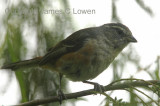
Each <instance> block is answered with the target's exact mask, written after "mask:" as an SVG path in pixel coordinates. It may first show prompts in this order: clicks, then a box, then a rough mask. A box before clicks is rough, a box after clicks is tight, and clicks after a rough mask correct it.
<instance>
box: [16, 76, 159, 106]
mask: <svg viewBox="0 0 160 106" xmlns="http://www.w3.org/2000/svg"><path fill="white" fill-rule="evenodd" d="M131 80H132V79H131ZM149 85H160V80H149V81H144V80H137V81H133V82H124V83H121V84H113V83H111V84H109V85H107V86H104V88H105V91H111V90H123V89H125V88H131V87H148V86H149ZM92 94H96V92H95V91H94V89H89V90H84V91H79V92H75V93H70V94H65V96H66V98H67V99H65V100H68V99H76V98H78V97H82V96H87V95H92ZM58 101H59V97H58V96H51V97H48V98H44V99H37V100H32V101H29V102H25V103H21V104H19V105H16V106H34V105H42V104H46V103H51V102H58Z"/></svg>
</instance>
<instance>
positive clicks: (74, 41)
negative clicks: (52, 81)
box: [39, 28, 95, 65]
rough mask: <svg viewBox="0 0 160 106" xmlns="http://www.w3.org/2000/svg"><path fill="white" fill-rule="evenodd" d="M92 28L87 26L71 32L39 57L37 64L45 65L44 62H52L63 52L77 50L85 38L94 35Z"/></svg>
mask: <svg viewBox="0 0 160 106" xmlns="http://www.w3.org/2000/svg"><path fill="white" fill-rule="evenodd" d="M94 30H95V28H87V29H82V30H79V31H77V32H75V33H73V34H72V35H70V36H69V37H67V38H66V39H64V40H62V41H61V42H59V43H58V44H57V45H56V46H54V47H53V48H51V49H50V50H49V52H48V53H47V54H46V55H45V56H44V57H43V58H42V59H41V61H40V63H39V65H45V64H46V63H52V64H54V63H55V62H56V60H57V59H58V58H60V57H61V56H63V55H64V54H67V53H70V52H75V51H77V50H79V49H80V48H81V47H82V46H83V44H84V42H85V41H86V39H87V38H92V37H95V36H94V35H95V33H94Z"/></svg>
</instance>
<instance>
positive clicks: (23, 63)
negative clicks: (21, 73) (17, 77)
mask: <svg viewBox="0 0 160 106" xmlns="http://www.w3.org/2000/svg"><path fill="white" fill-rule="evenodd" d="M40 60H41V57H36V58H34V59H30V60H24V61H19V62H15V63H11V64H7V65H4V66H2V67H1V69H12V70H16V69H19V68H30V67H34V66H38V64H39V62H40Z"/></svg>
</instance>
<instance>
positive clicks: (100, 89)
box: [83, 81, 105, 93]
mask: <svg viewBox="0 0 160 106" xmlns="http://www.w3.org/2000/svg"><path fill="white" fill-rule="evenodd" d="M83 83H87V84H91V85H94V91H96V92H99V93H103V92H104V91H105V88H104V86H103V85H100V84H98V83H96V82H90V81H83Z"/></svg>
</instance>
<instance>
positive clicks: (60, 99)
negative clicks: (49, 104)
mask: <svg viewBox="0 0 160 106" xmlns="http://www.w3.org/2000/svg"><path fill="white" fill-rule="evenodd" d="M58 97H59V103H60V104H62V101H63V100H64V99H66V96H65V94H64V93H63V91H62V90H61V89H59V90H58Z"/></svg>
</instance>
